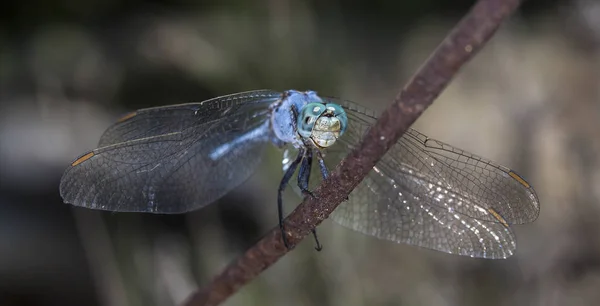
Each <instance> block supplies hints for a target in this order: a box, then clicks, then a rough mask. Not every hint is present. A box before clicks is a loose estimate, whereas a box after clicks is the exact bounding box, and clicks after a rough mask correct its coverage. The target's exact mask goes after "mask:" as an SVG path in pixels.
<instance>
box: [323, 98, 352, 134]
mask: <svg viewBox="0 0 600 306" xmlns="http://www.w3.org/2000/svg"><path fill="white" fill-rule="evenodd" d="M325 107H327V109H328V110H330V111H332V112H333V117H335V118H337V119H338V120H339V121H340V125H341V129H340V136H341V135H342V134H344V132H345V131H346V129H347V128H348V115H346V111H345V110H344V108H342V107H341V106H340V105H338V104H335V103H327V104H326V105H325Z"/></svg>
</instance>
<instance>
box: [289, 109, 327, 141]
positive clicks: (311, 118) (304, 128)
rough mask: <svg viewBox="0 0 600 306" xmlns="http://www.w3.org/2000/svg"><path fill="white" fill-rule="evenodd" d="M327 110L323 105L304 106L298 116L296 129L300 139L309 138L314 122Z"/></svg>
mask: <svg viewBox="0 0 600 306" xmlns="http://www.w3.org/2000/svg"><path fill="white" fill-rule="evenodd" d="M326 110H327V107H326V105H325V104H322V103H309V104H306V105H305V106H304V107H303V108H302V110H301V111H300V114H299V115H298V122H297V125H296V127H297V129H298V134H300V136H302V137H310V135H311V133H312V130H313V127H314V125H315V122H317V119H319V117H320V116H321V115H322V114H323V113H324V112H325V111H326Z"/></svg>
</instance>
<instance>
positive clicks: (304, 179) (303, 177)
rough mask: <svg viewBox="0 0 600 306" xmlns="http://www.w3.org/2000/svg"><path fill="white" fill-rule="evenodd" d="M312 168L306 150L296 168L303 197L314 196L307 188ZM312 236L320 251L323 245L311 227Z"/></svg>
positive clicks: (316, 247)
mask: <svg viewBox="0 0 600 306" xmlns="http://www.w3.org/2000/svg"><path fill="white" fill-rule="evenodd" d="M311 168H312V151H310V150H308V151H306V153H305V155H304V159H302V164H300V170H298V187H300V190H301V191H302V194H303V195H304V196H305V197H311V198H314V197H315V196H314V195H313V193H312V192H311V191H310V190H308V181H309V179H310V170H311ZM311 232H312V233H313V237H315V244H316V246H315V250H317V251H321V250H322V249H323V245H321V243H320V242H319V238H317V230H316V229H314V228H313V229H312V230H311Z"/></svg>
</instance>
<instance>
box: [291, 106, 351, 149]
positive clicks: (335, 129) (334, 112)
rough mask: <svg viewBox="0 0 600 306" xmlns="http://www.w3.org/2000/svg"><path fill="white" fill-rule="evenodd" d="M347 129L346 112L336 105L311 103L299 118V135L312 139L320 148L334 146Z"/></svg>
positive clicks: (301, 112)
mask: <svg viewBox="0 0 600 306" xmlns="http://www.w3.org/2000/svg"><path fill="white" fill-rule="evenodd" d="M347 127H348V116H347V115H346V112H345V111H344V109H343V108H342V107H341V106H339V105H337V104H334V103H327V104H325V103H309V104H307V105H305V106H304V107H303V108H302V110H300V114H299V116H298V123H297V128H298V134H300V136H301V137H302V138H305V139H306V138H310V139H311V140H312V141H313V143H314V144H315V145H317V146H318V147H320V148H326V147H329V146H331V145H333V144H334V143H335V141H336V140H337V139H338V138H339V137H340V136H342V134H344V132H345V131H346V128H347Z"/></svg>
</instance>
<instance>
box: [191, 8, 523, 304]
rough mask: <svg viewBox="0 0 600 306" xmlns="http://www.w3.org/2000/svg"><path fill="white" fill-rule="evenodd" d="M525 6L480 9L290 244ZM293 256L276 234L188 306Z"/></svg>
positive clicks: (374, 131)
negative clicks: (286, 257)
mask: <svg viewBox="0 0 600 306" xmlns="http://www.w3.org/2000/svg"><path fill="white" fill-rule="evenodd" d="M519 2H520V1H519V0H480V1H478V2H477V3H476V4H475V6H474V7H473V8H472V9H471V11H470V12H469V13H468V14H467V15H466V16H465V17H464V18H463V19H462V20H461V21H460V23H458V25H456V27H455V28H454V29H453V30H452V31H451V32H450V33H449V34H448V36H447V37H446V38H445V39H444V40H443V41H442V43H441V44H440V46H439V47H438V48H437V49H436V50H435V51H434V52H433V54H432V55H431V56H430V57H429V59H428V60H427V61H426V62H425V64H424V65H423V66H422V67H421V68H420V69H419V70H418V71H417V73H416V74H415V75H414V76H413V78H412V79H411V80H410V81H409V82H408V84H407V85H406V86H405V87H404V88H403V89H402V90H401V91H400V93H399V94H398V96H396V99H395V100H394V103H392V105H390V106H389V107H388V109H386V110H385V111H384V112H383V113H382V114H381V116H380V117H379V119H378V120H377V123H376V124H375V125H374V126H373V127H372V128H371V129H370V130H369V131H368V133H367V134H366V135H365V137H364V138H363V140H362V142H361V144H360V145H359V146H358V147H357V148H356V149H355V150H354V151H352V152H351V153H350V154H349V155H348V156H347V157H346V158H345V159H344V160H342V162H341V163H340V164H339V165H338V166H337V167H336V169H335V170H334V171H333V172H332V173H331V175H330V177H329V178H328V179H327V180H325V181H324V182H323V183H322V184H321V185H320V186H319V187H318V188H317V189H316V190H315V191H314V195H315V198H307V199H306V200H305V201H304V202H302V204H300V205H298V207H297V208H296V209H295V210H294V211H293V212H292V213H291V214H290V215H289V216H288V217H287V218H286V224H287V227H286V229H287V231H288V235H289V242H290V244H292V245H296V244H297V243H298V242H300V240H302V239H303V238H304V237H305V236H306V235H308V234H309V233H310V230H311V229H312V228H314V227H316V226H317V225H319V224H320V223H321V222H322V221H323V220H325V219H326V218H327V217H328V216H329V214H330V213H331V212H332V211H333V210H334V209H335V208H336V207H337V206H338V205H339V204H340V203H341V202H342V201H343V200H344V199H345V198H346V197H347V196H348V194H350V192H351V191H352V190H353V189H354V187H356V186H357V185H358V184H359V183H360V181H362V179H363V178H364V177H365V176H366V175H367V174H368V173H369V171H370V170H371V169H372V168H373V166H374V165H375V163H376V162H377V161H378V160H379V159H380V158H381V157H382V156H383V155H384V154H385V152H387V150H388V149H389V148H390V147H391V146H392V145H393V144H395V143H396V142H397V141H398V139H399V138H400V137H401V136H402V134H404V132H405V131H406V130H407V129H408V127H409V126H410V125H411V124H413V123H414V122H415V120H417V118H418V117H419V116H420V115H421V113H422V112H423V111H424V110H425V109H426V108H427V107H428V106H429V105H430V104H431V103H432V102H433V100H434V99H435V98H436V97H437V96H438V95H439V94H440V93H441V92H442V90H443V89H444V88H445V87H446V86H447V85H448V83H449V82H450V80H451V79H452V77H453V76H454V75H456V73H457V72H458V70H459V69H460V67H461V66H462V65H464V64H465V63H466V62H467V61H468V60H469V59H470V58H471V57H472V56H473V55H474V54H475V53H476V52H477V51H479V50H480V49H481V48H482V47H483V45H484V44H485V42H486V41H488V40H489V39H490V37H492V35H493V34H494V32H495V31H496V30H497V29H498V27H499V26H500V24H501V22H502V21H503V20H504V19H506V18H507V17H508V16H509V15H510V14H511V13H512V12H513V11H514V10H515V9H516V8H517V7H518V5H519ZM287 252H288V250H287V249H286V247H285V246H284V245H283V242H282V240H281V234H280V231H279V228H274V229H272V230H271V231H270V232H269V233H268V234H267V235H266V236H265V237H263V238H262V239H261V240H260V241H259V242H258V243H256V244H255V245H254V246H253V247H251V248H250V249H249V250H248V251H246V253H245V254H244V255H243V256H241V257H240V258H238V259H237V260H236V261H234V262H233V263H231V264H230V265H229V266H228V267H227V268H226V269H225V270H224V271H223V272H222V273H221V274H220V275H218V276H217V277H216V278H215V279H214V280H213V281H212V283H211V284H209V285H208V286H207V287H206V288H204V290H202V291H198V292H196V293H195V294H193V295H192V296H191V297H190V299H188V301H187V303H186V305H188V306H199V305H218V304H219V303H221V302H223V301H225V300H226V299H227V298H228V297H229V296H231V295H232V294H233V293H235V292H236V291H237V290H238V289H239V288H240V287H241V286H243V285H245V284H246V283H248V282H249V281H250V280H251V279H253V278H254V277H256V276H257V275H258V274H260V273H261V272H262V271H264V270H265V269H266V268H268V267H270V266H271V265H272V264H274V263H275V262H276V261H277V260H278V259H279V258H281V257H282V256H283V255H284V254H285V253H287Z"/></svg>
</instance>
